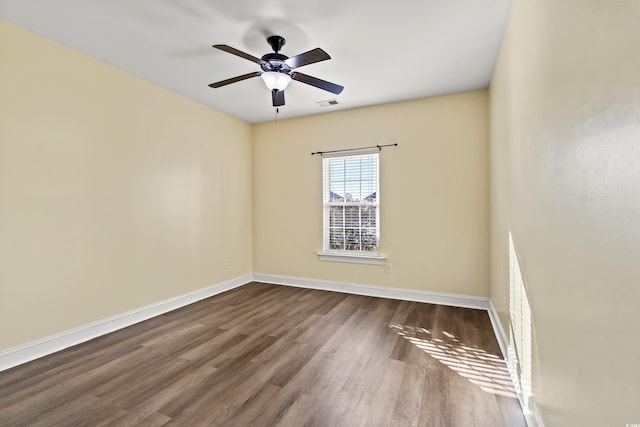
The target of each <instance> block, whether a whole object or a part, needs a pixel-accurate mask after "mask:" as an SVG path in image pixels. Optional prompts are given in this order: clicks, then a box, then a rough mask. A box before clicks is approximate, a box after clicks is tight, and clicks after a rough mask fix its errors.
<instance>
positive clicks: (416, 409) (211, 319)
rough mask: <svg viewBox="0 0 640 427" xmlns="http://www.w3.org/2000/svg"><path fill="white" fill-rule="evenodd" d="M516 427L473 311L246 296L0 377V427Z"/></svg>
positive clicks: (328, 295) (259, 288)
mask: <svg viewBox="0 0 640 427" xmlns="http://www.w3.org/2000/svg"><path fill="white" fill-rule="evenodd" d="M134 425H136V426H242V427H246V426H296V427H297V426H323V427H324V426H348V427H356V426H367V427H370V426H384V427H387V426H403V427H404V426H438V427H440V426H442V427H444V426H454V427H455V426H465V427H467V426H478V427H481V426H487V427H500V426H505V427H519V426H526V423H525V421H524V417H523V415H522V411H521V409H520V406H519V405H518V402H517V400H516V398H515V396H514V391H513V388H512V386H511V385H510V382H509V377H508V374H507V370H506V367H505V363H504V361H503V360H502V358H501V356H500V351H499V348H498V344H497V342H496V339H495V336H494V335H493V331H492V329H491V324H490V321H489V318H488V315H487V313H486V312H484V311H482V310H472V309H464V308H454V307H448V306H440V305H432V304H423V303H413V302H407V301H396V300H388V299H382V298H372V297H365V296H358V295H349V294H341V293H335V292H326V291H318V290H309V289H300V288H293V287H285V286H276V285H267V284H262V283H251V284H248V285H245V286H242V287H240V288H237V289H234V290H232V291H229V292H226V293H224V294H220V295H217V296H215V297H212V298H209V299H206V300H203V301H200V302H198V303H195V304H192V305H190V306H188V307H184V308H182V309H179V310H176V311H173V312H170V313H167V314H165V315H162V316H158V317H156V318H153V319H150V320H148V321H146V322H142V323H139V324H137V325H134V326H131V327H129V328H126V329H123V330H120V331H117V332H114V333H112V334H109V335H105V336H103V337H100V338H97V339H94V340H92V341H89V342H87V343H83V344H80V345H78V346H75V347H72V348H69V349H66V350H64V351H61V352H59V353H56V354H53V355H50V356H47V357H44V358H42V359H39V360H35V361H33V362H30V363H27V364H24V365H21V366H18V367H15V368H13V369H10V370H7V371H4V372H0V426H3V427H5V426H7V427H8V426H12V427H13V426H30V427H32V426H34V427H35V426H47V427H51V426H74V427H75V426H91V427H97V426H134Z"/></svg>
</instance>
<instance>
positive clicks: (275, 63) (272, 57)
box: [260, 53, 291, 72]
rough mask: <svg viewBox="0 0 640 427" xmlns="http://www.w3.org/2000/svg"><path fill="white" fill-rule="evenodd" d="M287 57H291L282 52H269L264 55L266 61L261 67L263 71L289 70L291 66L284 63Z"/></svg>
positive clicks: (263, 58)
mask: <svg viewBox="0 0 640 427" xmlns="http://www.w3.org/2000/svg"><path fill="white" fill-rule="evenodd" d="M287 59H289V57H288V56H285V55H282V54H280V53H267V54H266V55H264V56H263V57H262V60H263V61H264V62H263V63H262V64H260V67H261V68H262V70H263V71H277V72H288V71H290V70H291V68H290V67H289V66H288V65H287V64H285V63H284V61H286V60H287Z"/></svg>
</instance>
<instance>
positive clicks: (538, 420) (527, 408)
mask: <svg viewBox="0 0 640 427" xmlns="http://www.w3.org/2000/svg"><path fill="white" fill-rule="evenodd" d="M487 312H488V313H489V319H491V325H492V326H493V332H494V333H495V335H496V339H497V340H498V345H499V346H500V351H501V352H502V357H503V358H504V360H505V361H507V365H510V364H509V357H508V351H509V340H508V339H507V334H506V333H505V332H504V328H503V327H502V322H500V317H499V316H498V312H497V311H496V308H495V306H494V305H493V302H492V301H491V300H489V308H488V309H487ZM508 368H509V370H510V371H511V370H512V369H514V367H513V366H508ZM516 370H517V369H516ZM518 400H519V401H520V406H521V407H522V412H523V413H524V416H525V418H526V420H527V426H528V427H544V422H543V421H542V416H541V415H540V412H539V411H538V408H537V407H536V404H535V402H534V401H533V400H532V399H529V401H528V402H524V398H523V396H522V394H521V393H518Z"/></svg>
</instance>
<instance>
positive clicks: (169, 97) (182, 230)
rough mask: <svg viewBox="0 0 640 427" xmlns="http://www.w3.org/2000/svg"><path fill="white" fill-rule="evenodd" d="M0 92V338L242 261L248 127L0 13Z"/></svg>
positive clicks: (143, 301)
mask: <svg viewBox="0 0 640 427" xmlns="http://www.w3.org/2000/svg"><path fill="white" fill-rule="evenodd" d="M0 94H1V96H0V349H6V348H9V347H13V346H15V345H18V344H23V343H26V342H28V341H31V340H34V339H37V338H40V337H44V336H48V335H50V334H53V333H57V332H61V331H63V330H66V329H69V328H73V327H77V326H79V325H83V324H86V323H89V322H92V321H96V320H99V319H103V318H106V317H109V316H111V315H115V314H119V313H122V312H125V311H127V310H131V309H133V308H138V307H141V306H144V305H147V304H150V303H153V302H156V301H160V300H163V299H166V298H170V297H174V296H177V295H180V294H183V293H186V292H189V291H193V290H196V289H199V288H203V287H206V286H209V285H213V284H215V283H219V282H221V281H224V280H226V279H229V278H233V277H238V276H241V275H244V274H249V273H251V271H252V260H251V246H252V241H251V126H250V125H248V124H246V123H244V122H241V121H239V120H236V119H233V118H231V117H229V116H226V115H224V114H222V113H219V112H216V111H214V110H212V109H210V108H208V107H205V106H203V105H201V104H198V103H196V102H193V101H190V100H187V99H185V98H183V97H181V96H178V95H175V94H173V93H171V92H169V91H166V90H164V89H162V88H159V87H157V86H154V85H152V84H149V83H147V82H144V81H142V80H140V79H138V78H136V77H133V76H131V75H129V74H126V73H124V72H121V71H119V70H117V69H114V68H113V67H111V66H108V65H106V64H104V63H101V62H98V61H95V60H93V59H90V58H88V57H86V56H84V55H81V54H78V53H76V52H73V51H71V50H69V49H67V48H65V47H62V46H60V45H57V44H55V43H52V42H50V41H47V40H45V39H43V38H41V37H39V36H36V35H34V34H32V33H29V32H26V31H24V30H22V29H19V28H17V27H15V26H13V25H11V24H8V23H6V22H2V21H0ZM224 257H227V258H228V259H229V268H228V269H223V258H224Z"/></svg>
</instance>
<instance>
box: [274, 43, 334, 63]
mask: <svg viewBox="0 0 640 427" xmlns="http://www.w3.org/2000/svg"><path fill="white" fill-rule="evenodd" d="M327 59H331V57H330V56H329V54H328V53H327V52H325V51H324V50H322V49H320V48H319V47H317V48H315V49H312V50H310V51H309V52H305V53H301V54H300V55H296V56H292V57H291V58H289V59H287V60H286V61H284V63H285V64H287V65H288V66H289V67H291V68H298V67H302V66H303V65H309V64H313V63H314V62H320V61H326V60H327Z"/></svg>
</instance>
